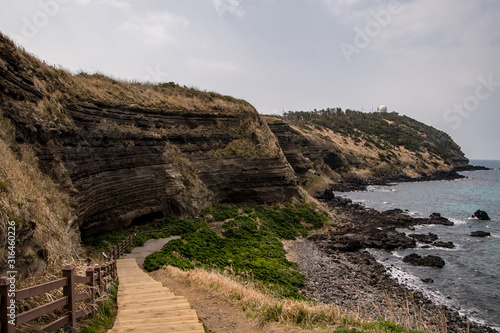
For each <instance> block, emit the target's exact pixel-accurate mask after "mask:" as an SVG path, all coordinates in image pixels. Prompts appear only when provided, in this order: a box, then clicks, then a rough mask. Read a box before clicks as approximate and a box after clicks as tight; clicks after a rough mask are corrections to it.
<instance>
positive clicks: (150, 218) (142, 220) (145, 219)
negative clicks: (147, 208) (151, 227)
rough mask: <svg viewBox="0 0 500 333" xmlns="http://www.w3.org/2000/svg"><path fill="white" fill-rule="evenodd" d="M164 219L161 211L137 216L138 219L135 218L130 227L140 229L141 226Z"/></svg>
mask: <svg viewBox="0 0 500 333" xmlns="http://www.w3.org/2000/svg"><path fill="white" fill-rule="evenodd" d="M164 217H165V215H163V212H161V211H159V212H152V213H149V214H144V215H141V216H137V217H136V218H134V219H133V220H132V223H130V226H131V227H138V226H141V225H146V224H150V223H153V222H154V221H155V220H159V219H162V218H164Z"/></svg>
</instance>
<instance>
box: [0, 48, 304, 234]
mask: <svg viewBox="0 0 500 333" xmlns="http://www.w3.org/2000/svg"><path fill="white" fill-rule="evenodd" d="M9 55H12V54H10V53H8V51H6V50H5V49H4V50H3V51H2V59H3V60H2V61H4V62H5V64H3V65H2V66H0V70H1V72H0V74H1V75H0V107H2V110H3V114H4V116H7V117H8V118H9V119H10V120H11V122H12V124H13V125H14V126H15V128H16V141H17V142H18V143H19V144H27V145H30V146H32V147H33V148H34V150H35V151H36V152H37V156H38V158H39V164H40V168H41V169H42V170H43V171H45V172H46V173H48V174H50V175H51V176H52V177H53V178H54V179H55V180H57V182H58V183H59V184H61V186H62V188H64V189H65V190H66V191H68V192H70V193H71V195H72V198H73V199H74V203H73V205H74V206H75V212H76V215H77V221H78V224H79V226H80V229H81V231H82V233H83V234H84V235H92V234H98V233H100V232H103V231H110V230H116V229H120V228H124V227H127V226H130V225H138V224H141V223H144V222H145V221H147V220H152V219H155V218H161V217H162V216H165V215H167V214H175V215H195V214H197V213H199V211H200V210H201V209H203V208H204V207H206V205H207V204H209V203H211V202H246V203H259V204H263V203H275V202H283V201H286V200H287V199H289V198H291V197H293V196H298V195H299V192H298V187H297V181H296V177H295V174H294V172H293V169H292V168H291V166H290V165H289V164H288V162H287V161H286V159H285V157H284V156H283V153H282V152H281V150H280V149H279V145H278V143H277V141H276V139H275V138H274V136H273V134H272V132H271V131H270V129H269V127H268V126H267V124H266V123H265V122H264V121H263V120H262V118H261V117H260V116H259V115H258V113H257V112H256V111H255V110H253V108H251V106H249V105H248V104H246V105H244V102H241V101H239V102H235V103H234V105H230V104H231V101H230V100H229V101H228V102H227V104H228V105H229V107H227V109H206V110H204V109H200V110H198V109H197V110H195V111H193V112H189V111H185V110H178V109H174V108H172V107H171V106H169V105H164V106H162V105H159V106H158V107H144V106H140V105H135V104H126V103H125V104H123V103H113V102H110V101H106V100H99V99H82V98H80V97H79V95H78V94H72V93H71V89H77V88H78V89H80V88H81V87H80V88H79V87H76V88H74V87H71V88H67V90H66V92H65V93H61V94H60V95H58V96H60V98H59V99H58V103H59V106H58V107H59V111H58V112H59V114H60V118H55V117H54V116H53V114H51V113H50V111H46V110H45V109H44V110H43V111H40V110H37V109H36V108H37V107H38V106H40V105H41V104H40V103H41V102H40V101H42V100H44V99H47V100H49V98H48V97H47V96H46V94H47V93H46V92H43V91H41V90H40V89H38V86H37V85H36V84H35V81H36V80H38V81H40V80H41V78H39V77H40V73H37V75H38V77H35V78H34V77H31V76H30V75H31V74H30V73H31V71H30V70H29V69H28V68H27V67H26V66H28V65H26V63H23V62H22V61H21V60H20V58H19V57H18V56H15V55H12V57H9ZM51 75H52V74H51ZM68 75H69V74H68ZM44 79H46V80H47V82H45V83H42V84H41V85H44V84H45V85H46V86H50V89H51V94H54V95H55V94H56V93H55V92H54V91H56V90H57V88H55V87H59V88H60V89H66V87H64V86H61V80H60V79H59V78H54V79H52V78H51V77H50V75H49V74H47V75H46V77H44ZM51 80H54V81H51ZM58 80H59V81H58ZM38 81H37V82H38ZM54 82H55V83H54ZM63 83H64V82H63ZM112 84H113V83H112ZM58 85H59V86H58ZM39 86H40V84H39ZM82 89H83V88H82ZM63 91H64V90H63ZM51 98H52V97H51ZM210 98H212V97H211V96H208V97H207V99H210ZM242 104H243V107H244V109H243V110H242V109H241V105H242ZM47 105H48V107H45V108H52V106H51V104H50V103H47ZM239 108H240V109H239Z"/></svg>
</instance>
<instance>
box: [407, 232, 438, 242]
mask: <svg viewBox="0 0 500 333" xmlns="http://www.w3.org/2000/svg"><path fill="white" fill-rule="evenodd" d="M408 237H411V238H413V239H416V240H418V241H419V242H422V243H426V244H430V243H432V242H435V241H437V239H438V235H436V234H432V233H428V234H427V235H425V234H411V235H408Z"/></svg>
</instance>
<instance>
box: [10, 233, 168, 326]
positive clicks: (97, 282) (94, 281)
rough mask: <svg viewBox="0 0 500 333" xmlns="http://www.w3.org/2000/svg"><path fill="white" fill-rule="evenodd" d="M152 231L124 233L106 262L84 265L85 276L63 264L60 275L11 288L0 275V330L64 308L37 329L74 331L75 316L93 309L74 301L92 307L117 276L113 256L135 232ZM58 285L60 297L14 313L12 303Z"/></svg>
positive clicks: (88, 313) (117, 253) (14, 303)
mask: <svg viewBox="0 0 500 333" xmlns="http://www.w3.org/2000/svg"><path fill="white" fill-rule="evenodd" d="M166 230H168V231H169V232H170V228H168V229H166V228H163V229H161V230H158V229H156V230H155V231H156V232H159V231H161V232H164V231H166ZM153 232H154V231H153V229H151V231H142V232H137V233H134V234H132V235H130V236H128V237H127V238H125V239H124V240H123V241H121V242H120V243H119V244H118V245H116V246H114V247H113V248H112V249H111V250H110V253H109V259H110V261H108V262H107V263H105V264H102V265H95V266H94V267H89V268H87V270H86V272H85V276H78V275H76V274H75V266H73V265H66V266H65V267H64V268H63V269H62V275H63V277H62V278H60V279H57V280H55V281H51V282H47V283H43V284H40V285H37V286H34V287H29V288H25V289H21V290H15V286H13V285H12V283H15V281H13V280H12V279H9V278H8V277H2V278H0V324H1V325H0V332H1V333H14V332H15V330H16V327H19V326H21V325H23V324H26V323H27V322H29V321H32V320H35V319H38V318H40V317H42V316H44V315H47V314H49V313H51V312H53V311H55V310H58V309H64V310H65V311H64V312H65V314H64V315H63V316H62V317H60V318H59V319H57V320H55V321H53V322H51V323H49V324H47V325H45V326H44V327H42V328H41V330H42V331H43V332H54V331H55V330H58V329H60V328H64V330H65V331H68V332H74V331H76V329H77V326H76V321H77V319H79V318H81V317H84V316H86V315H91V316H93V315H94V313H93V310H90V311H89V312H85V311H83V310H77V307H76V303H77V302H82V301H88V302H89V303H90V304H91V306H90V308H91V309H93V308H94V306H92V305H95V304H96V303H97V301H96V300H97V298H98V297H97V296H100V295H102V294H103V292H104V291H105V286H106V285H107V283H108V282H111V281H115V280H116V278H117V274H116V261H115V259H117V258H119V257H120V256H121V255H122V254H123V253H124V252H125V249H126V248H127V247H128V246H129V245H131V244H132V242H133V241H134V239H135V237H137V236H138V235H145V236H150V237H153ZM76 284H85V285H87V286H88V288H89V292H88V293H79V294H77V293H76V292H75V289H76V288H75V286H76ZM59 288H63V292H62V294H63V296H62V297H61V298H59V299H57V300H55V301H52V302H50V303H47V304H44V305H40V306H38V307H36V308H34V309H31V310H28V311H24V312H22V313H16V302H20V301H23V300H26V299H28V298H30V297H35V296H37V295H40V294H44V293H47V292H51V291H54V290H57V289H59ZM13 290H15V292H13Z"/></svg>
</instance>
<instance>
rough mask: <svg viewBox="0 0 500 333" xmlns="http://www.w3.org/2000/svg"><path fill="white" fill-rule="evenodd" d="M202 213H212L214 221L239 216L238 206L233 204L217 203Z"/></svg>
mask: <svg viewBox="0 0 500 333" xmlns="http://www.w3.org/2000/svg"><path fill="white" fill-rule="evenodd" d="M201 215H202V216H207V215H212V217H213V221H214V222H221V221H225V220H227V219H230V218H233V217H236V216H238V207H237V206H233V205H215V206H212V207H209V208H207V209H205V210H204V211H203V212H202V214H201Z"/></svg>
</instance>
